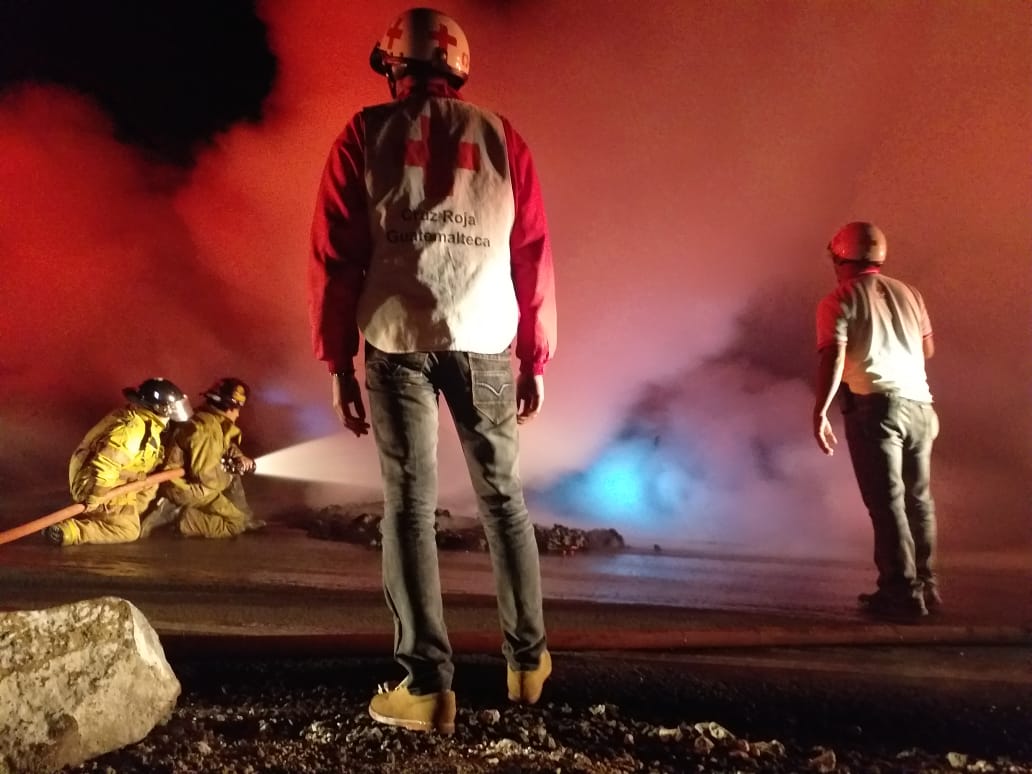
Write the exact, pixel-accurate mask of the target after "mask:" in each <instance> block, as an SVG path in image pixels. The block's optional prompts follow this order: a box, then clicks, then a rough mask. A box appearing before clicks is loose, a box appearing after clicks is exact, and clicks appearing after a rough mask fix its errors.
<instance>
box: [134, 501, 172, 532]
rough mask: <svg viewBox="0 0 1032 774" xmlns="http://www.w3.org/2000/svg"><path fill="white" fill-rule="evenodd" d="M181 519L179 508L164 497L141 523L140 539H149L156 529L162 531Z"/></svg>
mask: <svg viewBox="0 0 1032 774" xmlns="http://www.w3.org/2000/svg"><path fill="white" fill-rule="evenodd" d="M178 517H179V508H177V507H176V506H174V505H173V504H172V503H170V502H169V501H168V500H166V499H165V498H164V497H161V498H158V501H157V502H156V503H155V505H154V508H153V510H151V512H150V513H149V514H147V515H146V516H145V517H144V518H143V521H142V522H141V523H140V537H141V538H147V537H150V536H151V534H152V533H153V532H154V530H156V529H161V528H162V527H164V526H167V525H169V524H171V523H172V522H174V521H175V520H176V519H177V518H178Z"/></svg>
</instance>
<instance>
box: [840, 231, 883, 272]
mask: <svg viewBox="0 0 1032 774" xmlns="http://www.w3.org/2000/svg"><path fill="white" fill-rule="evenodd" d="M886 248H887V243H886V242H885V234H883V233H882V230H881V229H880V228H878V227H877V226H876V225H874V224H873V223H864V222H863V221H854V222H853V223H847V224H846V225H844V226H843V227H842V228H840V229H839V230H838V231H837V232H836V233H835V236H833V237H832V238H831V241H830V242H828V252H830V253H831V255H832V257H833V258H835V259H836V260H838V261H863V262H866V263H874V264H879V265H880V264H883V263H885V250H886Z"/></svg>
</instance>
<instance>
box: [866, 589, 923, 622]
mask: <svg viewBox="0 0 1032 774" xmlns="http://www.w3.org/2000/svg"><path fill="white" fill-rule="evenodd" d="M857 599H858V601H859V602H860V608H861V609H862V610H863V611H864V612H865V613H869V614H870V615H872V616H875V617H876V618H884V619H885V620H888V621H900V622H904V623H906V622H913V621H919V620H920V619H922V618H924V617H925V616H926V615H928V608H926V607H925V603H924V599H922V598H921V597H912V596H906V597H897V596H890V595H888V594H885V593H884V592H881V591H876V592H874V593H873V594H861V595H860V596H859V597H857Z"/></svg>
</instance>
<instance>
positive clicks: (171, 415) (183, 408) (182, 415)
mask: <svg viewBox="0 0 1032 774" xmlns="http://www.w3.org/2000/svg"><path fill="white" fill-rule="evenodd" d="M122 394H123V395H124V396H125V397H126V398H128V399H129V402H130V403H132V404H134V405H137V406H142V407H143V408H145V409H147V410H148V411H153V412H154V413H155V414H157V415H158V416H159V417H167V418H168V419H171V420H174V421H176V422H185V421H186V420H188V419H189V418H190V416H191V415H192V414H193V409H192V408H191V407H190V399H189V398H188V397H186V395H184V394H183V391H182V390H181V389H179V388H178V387H176V385H174V384H173V383H172V382H170V381H169V380H168V379H161V378H154V379H147V380H145V381H143V382H141V383H140V386H139V387H126V388H124V389H123V390H122Z"/></svg>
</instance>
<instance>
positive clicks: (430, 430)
mask: <svg viewBox="0 0 1032 774" xmlns="http://www.w3.org/2000/svg"><path fill="white" fill-rule="evenodd" d="M366 389H367V391H368V394H369V408H370V419H371V423H372V427H373V435H374V437H375V438H376V445H377V449H378V451H379V455H380V471H381V474H382V477H383V488H384V514H383V521H382V522H381V526H380V530H381V533H382V535H383V585H384V592H385V594H386V597H387V605H388V607H389V608H390V610H391V613H392V614H393V616H394V657H395V658H396V659H397V661H398V662H399V663H400V664H401V665H402V666H404V667H405V669H406V670H407V671H408V673H409V686H408V687H409V691H411V692H412V693H414V694H425V693H433V692H436V691H441V690H449V689H450V688H451V682H452V674H453V672H454V666H453V664H452V660H451V656H452V650H451V645H450V643H449V642H448V633H447V630H446V627H445V623H444V610H443V603H442V599H441V580H440V572H439V568H438V557H437V543H436V533H435V530H434V511H435V509H436V508H437V433H438V413H437V412H438V396H439V395H441V394H443V395H444V398H445V401H446V403H447V404H448V408H449V409H450V411H451V414H452V418H453V419H454V421H455V427H456V429H457V431H458V435H459V441H460V443H461V445H462V450H463V454H464V456H465V458H466V465H467V467H468V468H469V474H470V479H471V480H472V483H473V489H474V491H475V493H476V496H477V500H478V503H479V509H480V514H481V517H482V520H483V525H484V531H485V534H486V536H487V542H488V547H489V549H490V552H491V565H492V569H493V571H494V580H495V592H496V594H497V597H498V614H499V620H500V623H501V628H502V634H503V637H504V640H503V645H502V650H503V653H504V654H505V656H506V659H507V660H508V662H509V664H510V666H512V667H513V668H517V667H521V666H522V667H524V668H527V667H529V668H533V667H536V666H537V665H538V660H539V658H540V655H541V653H542V651H543V650H544V648H545V626H544V616H543V613H542V605H541V570H540V565H539V559H538V548H537V541H536V540H535V537H534V527H533V524H532V523H531V521H530V516H529V514H528V513H527V507H526V504H525V503H524V499H523V486H522V483H521V481H520V477H519V471H518V455H519V442H518V435H517V428H516V395H515V389H516V386H515V383H514V380H513V375H512V368H511V366H510V363H509V354H508V352H504V353H501V354H497V355H478V354H473V353H468V352H411V353H402V354H389V353H386V352H381V351H380V350H378V349H376V348H374V347H372V346H369V345H367V347H366Z"/></svg>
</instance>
